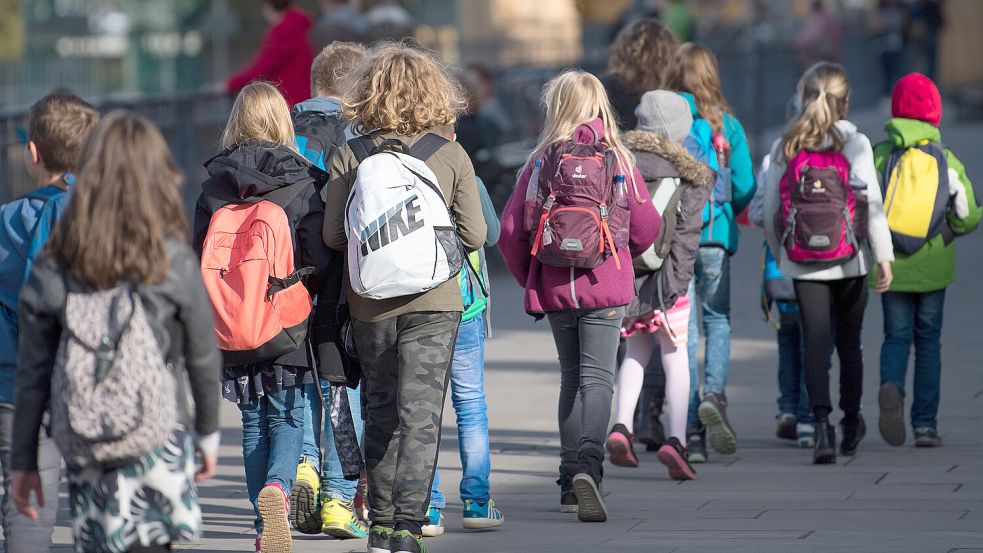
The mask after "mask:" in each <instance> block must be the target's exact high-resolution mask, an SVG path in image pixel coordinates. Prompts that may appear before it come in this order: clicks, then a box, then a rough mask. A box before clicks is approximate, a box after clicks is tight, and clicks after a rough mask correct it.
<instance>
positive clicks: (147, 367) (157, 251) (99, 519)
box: [12, 111, 222, 553]
mask: <svg viewBox="0 0 983 553" xmlns="http://www.w3.org/2000/svg"><path fill="white" fill-rule="evenodd" d="M81 160H82V162H81V165H80V167H79V172H78V181H77V182H76V183H75V184H74V185H73V187H72V201H71V202H70V203H69V205H68V207H67V209H66V211H65V215H64V217H63V218H62V220H61V222H60V223H59V224H58V227H56V228H55V230H54V233H53V234H52V236H51V241H50V243H49V245H48V248H47V249H46V250H45V251H44V252H42V254H41V255H40V256H39V257H38V259H37V261H36V263H35V264H34V268H33V269H32V271H31V275H30V277H29V279H28V281H27V283H26V284H25V285H24V291H23V294H22V295H21V310H20V344H21V349H20V360H19V366H18V373H17V378H18V381H17V386H18V392H17V409H16V412H15V415H14V423H15V428H14V448H13V454H12V465H13V469H14V471H15V472H14V485H13V490H14V491H13V499H14V501H15V502H16V503H17V506H18V508H19V509H20V510H21V512H22V513H24V515H25V516H27V517H29V518H31V519H35V520H36V519H37V511H36V510H35V508H34V507H33V506H31V504H30V503H29V502H28V500H29V498H30V496H31V494H33V495H34V496H35V497H36V498H37V500H38V503H44V501H45V500H54V499H55V497H54V496H45V495H44V493H42V488H41V482H40V479H39V476H38V472H37V471H38V431H39V430H41V426H42V416H43V413H44V411H45V410H49V411H50V413H51V429H52V436H53V438H54V439H55V441H56V442H58V447H59V449H60V450H61V453H62V455H63V456H64V457H65V460H66V463H67V465H68V493H69V503H70V504H71V505H72V521H71V523H72V531H73V534H74V537H75V550H76V551H79V552H85V553H90V552H93V553H94V552H111V553H123V552H126V551H147V552H151V551H152V552H165V551H170V550H171V545H172V544H175V543H179V542H191V541H196V540H198V539H199V537H200V535H201V510H200V507H199V505H198V496H197V490H196V489H195V483H194V482H195V481H196V480H198V481H200V480H203V479H205V478H209V477H211V476H212V475H213V474H214V471H215V466H216V463H217V461H218V447H219V434H218V397H219V391H218V386H219V383H218V380H216V378H215V375H216V373H217V371H218V370H219V367H220V366H221V363H222V361H221V357H220V355H219V351H218V348H216V347H215V333H214V331H213V330H212V317H211V313H210V310H209V308H208V300H207V296H206V295H205V289H204V287H203V286H202V278H201V275H200V273H199V271H198V262H197V259H196V258H195V255H194V252H192V250H191V248H190V247H188V245H187V244H186V243H185V240H186V236H187V232H188V231H187V219H186V218H185V215H184V207H183V205H182V202H181V195H180V192H179V186H180V183H181V175H180V173H179V171H178V168H177V165H176V163H175V162H174V159H173V158H172V157H171V153H170V151H169V150H168V148H167V144H166V143H165V142H164V138H163V136H161V134H160V132H159V131H158V130H157V129H156V127H154V126H153V124H152V123H150V122H149V121H148V120H146V119H144V118H142V117H136V116H133V115H130V114H127V113H125V112H121V111H117V112H113V113H110V114H109V115H107V116H106V117H104V118H103V120H102V121H101V122H100V123H99V125H98V126H97V127H96V129H95V130H94V131H93V132H92V135H91V137H90V138H89V140H88V142H87V143H86V146H85V148H84V149H83V151H82V155H81ZM100 337H101V338H100ZM100 341H101V343H102V344H106V343H107V342H108V343H112V344H115V349H113V350H112V351H105V350H103V351H102V352H101V355H102V356H103V357H101V359H107V358H108V359H110V362H108V363H106V364H105V366H103V367H102V368H100V366H102V365H103V364H102V363H100V362H98V361H97V360H96V359H99V358H97V357H96V354H94V353H93V352H94V350H95V348H94V347H92V346H88V347H87V346H86V345H85V344H87V343H96V344H100ZM98 347H99V348H100V349H102V348H104V347H105V346H104V345H100V346H98ZM89 348H92V349H89ZM182 373H187V376H186V377H185V375H184V374H182ZM189 396H190V397H189ZM138 397H139V398H140V399H141V401H137V398H138ZM191 399H193V400H194V402H193V404H194V407H193V411H191V410H190V406H191V402H190V400H191ZM69 413H70V416H69ZM92 420H98V421H100V425H101V431H100V432H99V433H98V436H97V437H95V438H93V436H92V435H91V434H90V433H89V432H88V431H87V428H86V427H87V425H86V424H85V422H86V421H92ZM164 421H166V423H165V422H164ZM137 446H141V447H137ZM196 450H197V452H198V453H199V454H200V455H201V460H202V467H201V469H200V470H198V471H197V473H196V472H195V451H196ZM12 551H13V550H12Z"/></svg>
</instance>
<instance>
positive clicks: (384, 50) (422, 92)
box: [341, 44, 465, 136]
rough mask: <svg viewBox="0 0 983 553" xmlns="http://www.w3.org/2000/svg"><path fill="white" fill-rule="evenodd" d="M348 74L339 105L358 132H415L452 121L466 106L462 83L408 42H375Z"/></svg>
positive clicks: (432, 58) (418, 132) (455, 119)
mask: <svg viewBox="0 0 983 553" xmlns="http://www.w3.org/2000/svg"><path fill="white" fill-rule="evenodd" d="M351 75H352V76H353V77H352V82H351V85H350V86H349V87H348V89H347V92H346V93H345V96H344V98H342V101H341V109H342V114H343V115H344V116H345V117H346V118H347V119H349V120H351V121H352V123H353V126H354V130H355V131H356V132H359V133H362V134H365V133H369V132H372V131H376V130H383V131H388V132H394V133H396V134H398V135H400V136H414V135H417V134H420V133H422V132H425V131H428V130H430V129H432V128H434V127H439V126H441V125H452V124H454V122H456V121H457V116H458V115H459V114H461V113H462V112H463V111H464V109H465V101H464V94H463V93H462V91H461V86H460V84H459V82H458V81H457V79H455V78H453V77H451V76H450V74H449V73H448V71H447V69H446V68H445V67H444V64H443V63H441V62H440V61H438V60H437V59H436V58H434V57H433V56H432V55H431V54H429V53H427V52H424V51H422V50H418V49H415V48H411V47H409V46H405V45H402V44H381V45H379V46H376V47H375V48H373V49H372V50H371V51H370V52H369V54H368V56H366V58H365V59H364V60H363V61H362V63H361V64H359V66H358V67H356V68H355V69H354V70H353V71H352V73H351Z"/></svg>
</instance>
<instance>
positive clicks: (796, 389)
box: [777, 301, 813, 423]
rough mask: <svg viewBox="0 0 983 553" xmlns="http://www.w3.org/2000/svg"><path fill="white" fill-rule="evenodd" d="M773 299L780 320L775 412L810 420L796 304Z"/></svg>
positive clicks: (803, 343)
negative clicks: (776, 405)
mask: <svg viewBox="0 0 983 553" xmlns="http://www.w3.org/2000/svg"><path fill="white" fill-rule="evenodd" d="M777 303H778V314H779V322H780V323H781V327H780V328H779V329H778V394H779V395H778V413H779V414H780V415H784V414H786V413H788V414H792V415H795V418H796V419H797V420H798V422H803V423H812V421H813V418H812V411H811V410H810V409H809V393H808V392H807V391H806V372H805V367H804V365H803V363H802V360H803V359H804V356H805V342H804V341H803V340H802V323H801V321H800V320H799V305H798V304H797V303H795V302H783V301H780V302H777Z"/></svg>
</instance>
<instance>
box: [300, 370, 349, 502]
mask: <svg viewBox="0 0 983 553" xmlns="http://www.w3.org/2000/svg"><path fill="white" fill-rule="evenodd" d="M315 386H317V384H313V383H311V384H307V385H305V388H306V393H307V401H306V402H304V448H303V450H302V453H301V455H302V456H304V457H306V458H307V459H310V460H311V461H312V462H313V463H314V464H315V465H319V466H320V467H321V493H320V495H321V500H322V501H323V500H327V499H340V500H342V501H344V502H346V503H347V502H349V501H352V500H354V499H355V494H356V492H358V480H345V473H344V471H343V470H342V468H341V461H339V460H338V448H337V446H336V445H335V441H334V428H333V427H332V426H331V420H330V419H328V418H325V417H324V411H325V410H323V409H321V396H320V395H319V394H318V393H317V388H315ZM347 391H348V405H349V407H351V410H352V421H354V423H355V435H356V436H357V437H358V443H359V444H360V445H361V444H362V440H363V438H364V436H365V421H364V420H363V419H362V390H361V387H359V388H355V389H354V390H353V389H351V388H348V390H347ZM321 393H323V394H324V398H325V399H326V400H327V401H330V400H331V384H329V383H328V382H324V381H322V382H321ZM328 407H329V408H330V405H329V406H328ZM322 419H323V420H324V422H323V423H322V422H321V421H322ZM322 424H323V428H322ZM315 428H317V429H319V430H320V431H319V432H315V430H314V429H315ZM322 438H323V439H324V442H323V443H324V458H321V443H322V442H321V439H322ZM319 459H320V462H318V460H319Z"/></svg>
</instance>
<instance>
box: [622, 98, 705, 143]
mask: <svg viewBox="0 0 983 553" xmlns="http://www.w3.org/2000/svg"><path fill="white" fill-rule="evenodd" d="M635 117H637V118H638V125H637V127H636V128H637V129H638V130H640V131H648V132H653V133H656V134H661V135H665V136H668V137H669V138H670V139H671V140H675V141H676V142H682V141H683V139H684V138H686V135H688V134H689V129H690V127H692V126H693V112H692V111H690V107H689V102H687V101H686V99H685V98H683V97H682V96H680V95H679V94H676V93H675V92H670V91H668V90H650V91H648V92H646V93H645V94H643V95H642V100H641V102H639V103H638V107H637V108H635Z"/></svg>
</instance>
